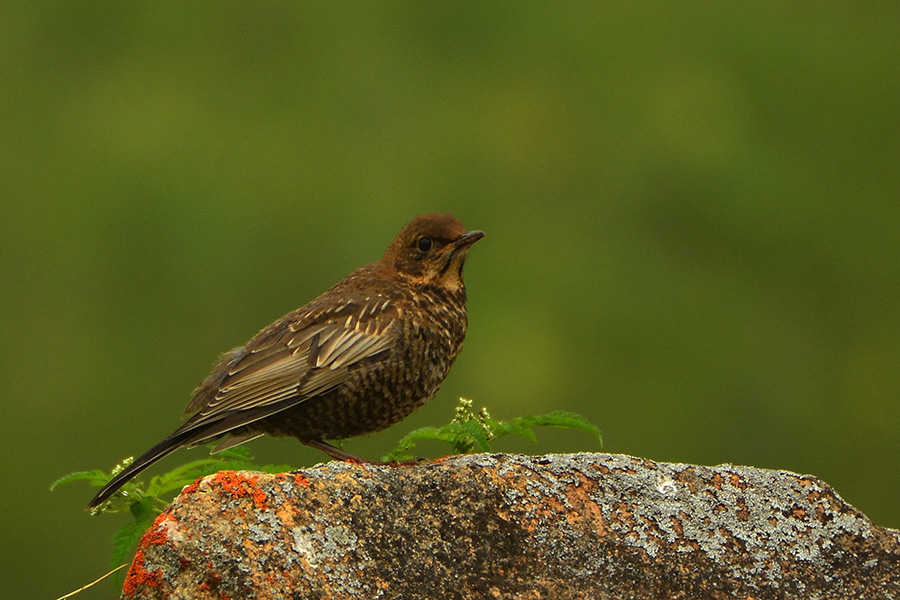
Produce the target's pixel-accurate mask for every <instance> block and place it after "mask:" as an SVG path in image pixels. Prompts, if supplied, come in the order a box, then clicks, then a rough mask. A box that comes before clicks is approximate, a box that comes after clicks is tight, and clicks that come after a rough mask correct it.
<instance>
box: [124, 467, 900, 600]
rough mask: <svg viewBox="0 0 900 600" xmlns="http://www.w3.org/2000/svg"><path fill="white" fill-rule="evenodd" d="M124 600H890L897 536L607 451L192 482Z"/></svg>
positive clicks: (768, 475)
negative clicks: (514, 599)
mask: <svg viewBox="0 0 900 600" xmlns="http://www.w3.org/2000/svg"><path fill="white" fill-rule="evenodd" d="M123 597H125V598H199V599H207V598H208V599H214V598H215V599H225V598H228V599H232V600H235V599H238V598H291V599H301V598H318V599H326V598H404V599H407V598H467V599H468V598H520V599H532V598H535V599H536V598H548V599H554V600H555V599H562V600H565V599H569V598H572V599H574V598H583V599H598V600H600V599H605V598H616V599H619V598H633V599H643V598H653V599H657V598H667V599H673V598H691V599H693V598H722V599H725V598H729V599H730V598H744V599H750V598H753V599H755V600H765V599H769V598H815V599H821V600H825V599H829V598H841V599H845V598H866V599H873V598H895V597H896V598H900V532H898V531H896V530H891V529H884V528H880V527H876V526H874V525H872V523H871V522H870V521H869V520H868V519H867V518H866V517H865V515H863V514H862V513H860V512H859V511H857V510H856V509H855V508H853V507H852V506H850V505H849V504H847V503H846V502H844V501H843V500H842V499H841V498H840V496H838V495H837V494H836V493H835V492H834V490H832V489H831V488H830V487H829V486H828V485H827V484H825V483H823V482H822V481H820V480H818V479H816V478H814V477H810V476H806V475H798V474H796V473H789V472H786V471H771V470H765V469H757V468H752V467H737V466H732V465H721V466H718V467H701V466H695V465H686V464H671V463H657V462H653V461H650V460H645V459H641V458H634V457H630V456H621V455H611V454H571V455H569V454H566V455H548V456H514V455H503V454H496V455H484V454H482V455H469V456H456V457H452V458H447V459H444V460H439V461H435V462H431V463H425V464H422V465H418V466H413V467H381V466H371V465H356V464H347V463H337V462H332V463H328V464H324V465H318V466H316V467H314V468H311V469H304V470H301V471H297V472H294V473H283V474H278V475H268V474H263V473H250V472H234V471H223V472H220V473H218V474H216V475H212V476H209V477H206V478H203V479H200V480H198V481H197V482H195V483H194V484H192V485H190V486H188V487H187V488H185V489H184V491H183V492H182V494H181V496H180V497H179V498H178V499H177V500H176V501H175V502H173V503H172V504H171V505H170V506H169V507H168V509H166V511H165V512H164V513H163V514H162V515H160V516H159V518H158V519H157V520H156V522H155V523H154V525H153V527H151V528H150V529H149V530H148V531H147V533H146V534H145V535H144V537H143V539H142V540H141V543H140V545H139V548H138V551H137V554H136V556H135V558H134V562H133V563H132V565H131V569H130V571H129V572H128V575H127V577H126V581H125V588H124V594H123Z"/></svg>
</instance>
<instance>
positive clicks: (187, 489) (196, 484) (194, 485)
mask: <svg viewBox="0 0 900 600" xmlns="http://www.w3.org/2000/svg"><path fill="white" fill-rule="evenodd" d="M202 479H203V478H202V477H201V478H200V479H197V480H196V481H195V482H194V483H192V484H190V485H188V486H185V488H184V489H183V490H181V495H182V496H187V495H188V494H193V493H194V492H196V491H197V489H198V488H199V487H200V481H201V480H202Z"/></svg>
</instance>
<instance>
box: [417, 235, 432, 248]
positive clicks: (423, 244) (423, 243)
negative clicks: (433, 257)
mask: <svg viewBox="0 0 900 600" xmlns="http://www.w3.org/2000/svg"><path fill="white" fill-rule="evenodd" d="M431 244H432V242H431V238H430V237H420V238H419V243H418V247H419V250H421V251H422V252H428V251H429V250H431Z"/></svg>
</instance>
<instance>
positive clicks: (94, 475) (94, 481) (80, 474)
mask: <svg viewBox="0 0 900 600" xmlns="http://www.w3.org/2000/svg"><path fill="white" fill-rule="evenodd" d="M110 479H112V476H110V475H108V474H107V473H104V472H103V471H101V470H100V469H94V470H93V471H76V472H75V473H69V474H68V475H63V476H62V477H60V478H59V479H57V480H56V481H54V482H53V483H51V484H50V491H51V492H52V491H54V490H56V488H57V487H59V486H61V485H65V484H67V483H72V482H73V481H87V482H88V483H90V484H91V485H92V486H94V487H103V486H104V485H106V484H107V483H108V482H109V480H110Z"/></svg>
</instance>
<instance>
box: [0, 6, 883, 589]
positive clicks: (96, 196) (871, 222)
mask: <svg viewBox="0 0 900 600" xmlns="http://www.w3.org/2000/svg"><path fill="white" fill-rule="evenodd" d="M0 32H2V35H0V77H2V85H0V136H2V138H0V165H2V177H0V198H2V202H3V205H2V221H0V237H2V239H0V249H2V252H0V274H2V278H3V293H2V296H0V302H2V305H0V308H2V311H0V315H2V316H0V318H2V330H0V331H2V334H3V343H2V346H0V352H2V360H0V370H2V373H0V375H2V384H3V390H4V391H3V406H4V409H5V412H6V415H7V417H6V418H5V419H4V421H5V423H6V428H5V435H4V436H3V455H4V457H5V459H4V460H3V461H2V474H3V478H4V481H6V483H7V491H6V493H4V494H3V496H2V500H0V502H2V514H3V520H4V522H3V544H2V548H3V550H2V556H0V564H3V565H5V567H4V571H8V574H9V575H11V576H10V577H7V578H5V585H4V588H5V591H4V595H5V596H7V597H10V598H24V597H33V598H54V597H56V596H59V595H62V594H63V593H65V592H68V591H70V590H72V589H75V588H77V587H79V586H80V585H82V584H84V583H87V582H88V581H90V580H92V579H93V578H94V577H96V576H98V575H100V574H102V573H103V572H105V569H106V568H107V565H108V562H109V556H110V548H111V544H110V536H111V535H112V533H113V532H114V531H115V530H116V529H117V528H118V527H119V526H120V525H121V524H122V523H124V522H125V521H126V519H125V517H124V516H122V517H121V518H120V519H117V518H115V517H113V518H90V517H89V516H88V515H87V514H86V513H85V512H84V511H83V507H84V505H85V503H86V502H87V501H88V499H89V498H90V497H91V495H92V494H93V491H94V490H92V489H89V488H88V487H87V486H84V485H72V486H68V487H65V488H61V489H60V490H59V491H57V492H55V493H53V494H51V493H50V492H49V491H48V486H49V484H50V482H51V481H52V480H53V479H55V478H56V477H58V476H60V475H62V474H64V473H68V472H70V471H75V470H81V469H90V468H100V467H102V468H104V469H108V468H110V467H112V466H113V465H114V464H115V463H116V462H118V461H119V460H121V459H122V458H124V457H125V456H128V455H131V454H137V453H140V452H142V451H144V450H145V449H147V448H148V447H149V446H150V445H152V444H153V443H155V442H156V441H158V440H159V439H161V438H162V437H163V436H165V435H166V434H168V433H169V432H170V431H171V430H172V429H174V428H175V427H176V426H177V425H178V424H179V420H178V418H179V415H180V414H181V411H182V409H183V408H184V406H185V405H186V403H187V401H188V395H189V393H190V391H191V390H192V389H193V387H194V385H195V384H196V383H198V382H199V381H200V380H201V379H202V378H203V377H204V376H205V375H206V374H207V372H208V369H209V367H210V366H211V364H212V363H213V361H214V360H215V358H216V356H217V355H218V354H219V353H220V352H222V351H224V350H227V349H229V348H231V347H233V346H236V345H239V344H242V343H243V342H244V341H246V340H247V339H248V338H249V337H250V336H252V335H253V334H254V333H256V332H257V331H258V330H259V329H260V328H262V327H263V326H264V325H267V324H268V323H269V322H270V321H272V320H274V319H275V318H277V317H279V316H281V315H282V314H284V313H286V312H288V311H289V310H292V309H293V308H295V307H297V306H299V305H301V304H303V303H305V302H306V301H308V300H310V299H312V298H313V297H314V296H315V295H317V294H318V293H320V292H322V291H323V290H325V289H326V288H327V287H328V286H330V285H331V284H332V283H335V282H336V281H337V280H338V279H340V278H341V277H343V276H344V275H345V274H346V273H348V272H349V271H350V270H352V269H353V268H355V267H357V266H360V265H362V264H364V263H366V262H371V261H374V260H377V259H378V258H379V257H380V256H381V253H382V252H383V251H384V248H385V247H386V246H387V244H388V242H389V241H390V240H391V239H392V238H393V236H394V235H395V234H396V233H397V232H398V231H399V230H400V228H401V227H402V226H403V224H404V223H405V222H406V221H408V220H409V219H411V218H412V217H413V216H415V215H416V214H419V213H424V212H432V211H452V212H453V213H455V214H456V215H458V216H459V217H460V218H461V219H462V220H463V222H464V223H465V224H466V225H467V226H468V227H469V228H473V229H475V228H477V229H483V230H484V231H486V232H487V237H486V238H485V239H484V240H483V241H482V242H480V243H479V244H478V245H477V246H475V247H474V249H473V251H472V253H471V254H470V260H469V263H468V265H467V284H468V287H469V297H470V303H469V315H470V329H469V337H468V341H467V342H466V348H465V351H464V352H463V354H462V355H461V357H460V359H459V360H458V361H457V364H456V367H455V368H454V370H453V372H452V373H451V375H450V377H449V378H448V379H447V381H446V382H445V385H444V387H443V390H442V392H441V393H440V394H439V396H438V397H437V398H436V399H435V400H434V401H433V402H432V403H431V404H429V405H428V406H427V407H425V408H424V409H422V410H421V411H419V412H418V413H416V414H415V415H413V417H411V418H410V419H408V420H407V421H405V422H403V423H402V424H400V425H398V426H396V427H394V428H392V429H390V430H388V431H387V432H384V433H381V434H378V435H376V436H372V437H370V438H366V439H363V440H358V441H353V442H351V443H349V444H348V446H347V447H348V449H349V450H351V451H353V452H358V453H361V454H363V455H366V456H370V457H377V456H379V455H380V454H381V453H383V452H385V451H387V450H389V449H390V448H391V447H392V446H393V445H394V443H395V442H396V441H397V440H398V439H399V438H400V437H401V436H402V435H403V434H404V433H406V432H408V431H409V430H411V429H412V428H414V427H419V426H423V425H426V424H440V423H444V422H446V421H447V420H448V419H449V418H450V417H451V415H452V410H453V406H454V404H455V401H456V398H457V397H458V396H460V395H464V396H468V397H471V398H474V399H475V404H476V406H480V405H487V406H488V407H489V408H490V409H491V412H492V413H493V415H494V416H496V417H498V418H505V417H512V416H516V415H521V414H526V413H541V412H548V411H552V410H559V409H565V410H573V411H577V412H580V413H582V414H584V415H585V416H587V417H588V418H590V419H591V420H592V421H594V422H595V423H597V424H598V425H599V426H600V427H601V428H602V430H603V432H604V437H605V446H604V448H603V450H604V451H608V452H619V453H627V454H633V455H637V456H643V457H648V458H651V459H654V460H661V461H677V462H691V463H700V464H707V465H714V464H718V463H723V462H732V463H740V464H748V465H755V466H759V467H769V468H776V469H789V470H792V471H799V472H802V473H811V474H814V475H817V476H819V477H821V478H823V479H824V480H825V481H827V482H828V483H830V484H831V485H833V486H834V487H835V488H836V490H837V491H838V492H839V493H840V494H841V495H842V496H843V497H844V498H845V499H846V500H848V501H849V502H851V503H852V504H854V505H855V506H857V507H858V508H859V509H861V510H862V511H864V512H865V513H866V514H867V515H869V516H870V517H871V518H872V520H873V521H875V522H876V523H877V524H880V525H885V526H891V527H898V526H900V508H898V504H897V501H896V498H897V497H898V496H900V470H898V468H897V458H898V456H900V443H898V429H900V404H898V397H900V370H898V365H900V242H898V226H900V168H898V163H900V160H898V156H900V129H898V125H900V100H898V99H900V10H898V9H897V4H896V3H895V2H864V3H857V2H827V3H793V4H792V5H785V3H782V2H754V3H724V2H705V3H704V2H695V3H691V4H690V6H687V5H683V4H681V3H669V2H627V3H625V2H620V3H601V2H583V3H574V2H568V3H556V2H554V3H551V2H546V3H535V2H511V3H486V2H481V1H479V2H453V3H431V2H414V3H408V2H404V3H394V2H377V3H362V2H346V3H341V2H315V3H306V2H281V3H276V2H271V3H204V4H194V3H181V2H173V3H145V4H143V5H138V4H135V3H90V2H88V3H63V4H47V3H40V2H29V3H16V2H5V3H3V4H2V5H0ZM538 433H539V438H540V443H539V444H537V445H531V444H528V443H526V442H521V443H517V442H513V441H510V442H506V441H504V442H501V443H500V444H498V449H499V450H502V451H510V452H533V453H543V452H550V451H553V452H566V451H581V450H588V451H596V450H600V448H599V447H598V445H597V444H596V442H594V441H592V440H591V439H590V437H589V436H587V435H585V434H581V433H565V432H558V431H550V430H542V431H539V432H538ZM251 447H252V450H253V451H254V453H255V454H256V456H257V457H258V458H259V459H260V460H263V461H266V462H288V463H291V464H295V465H297V466H298V467H301V466H309V465H313V464H315V463H317V462H320V461H322V460H323V458H324V455H321V454H319V453H317V452H315V451H312V450H309V449H307V448H305V447H303V446H301V445H300V444H298V443H297V442H295V441H293V440H257V441H255V442H253V443H252V445H251ZM421 449H422V450H423V452H424V453H426V454H430V455H436V454H438V453H440V452H441V450H442V449H440V448H438V447H427V446H426V447H422V448H421ZM203 453H204V451H203V450H195V451H192V452H187V451H182V452H180V453H178V454H176V455H175V456H173V457H170V458H169V459H167V460H166V461H164V462H163V463H162V464H161V465H160V466H159V468H157V469H155V470H154V471H152V472H156V473H158V472H162V471H164V470H168V469H170V468H172V467H173V466H175V465H177V464H179V463H180V462H183V461H186V460H188V459H190V458H196V457H199V456H201V455H203ZM114 595H115V590H114V589H113V586H112V585H110V584H108V583H106V582H104V583H103V584H101V585H100V586H98V587H97V588H94V589H92V590H90V591H88V592H86V593H85V594H84V595H83V596H82V597H84V598H110V597H113V596H114Z"/></svg>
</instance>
